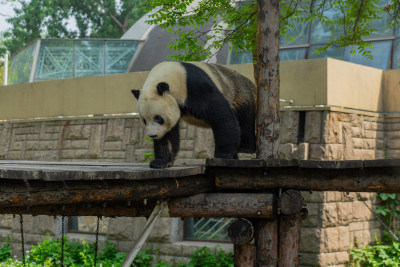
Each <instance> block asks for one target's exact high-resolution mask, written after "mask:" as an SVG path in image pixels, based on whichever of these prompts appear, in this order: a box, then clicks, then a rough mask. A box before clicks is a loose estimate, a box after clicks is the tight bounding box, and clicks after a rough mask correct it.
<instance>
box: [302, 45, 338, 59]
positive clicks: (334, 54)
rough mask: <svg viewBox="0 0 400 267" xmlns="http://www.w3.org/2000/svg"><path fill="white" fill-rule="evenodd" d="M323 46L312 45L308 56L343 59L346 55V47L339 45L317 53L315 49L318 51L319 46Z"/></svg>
mask: <svg viewBox="0 0 400 267" xmlns="http://www.w3.org/2000/svg"><path fill="white" fill-rule="evenodd" d="M320 47H322V45H311V46H310V48H309V50H308V58H327V57H330V58H336V59H343V57H344V49H343V48H342V49H339V48H337V47H333V46H330V47H328V49H327V50H326V51H325V52H321V53H319V54H315V53H314V51H317V49H318V48H320Z"/></svg>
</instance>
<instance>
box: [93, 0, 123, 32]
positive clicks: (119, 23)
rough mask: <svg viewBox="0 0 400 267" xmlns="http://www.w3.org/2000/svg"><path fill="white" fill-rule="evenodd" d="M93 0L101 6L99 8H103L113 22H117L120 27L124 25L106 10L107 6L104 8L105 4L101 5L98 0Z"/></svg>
mask: <svg viewBox="0 0 400 267" xmlns="http://www.w3.org/2000/svg"><path fill="white" fill-rule="evenodd" d="M93 2H95V3H96V4H98V5H99V6H100V7H101V9H103V11H104V14H106V15H108V16H110V17H111V19H112V20H113V21H114V22H115V23H117V25H118V26H119V27H120V28H121V29H123V27H124V26H123V25H122V23H121V22H120V21H119V20H118V19H117V17H115V16H114V15H113V14H112V13H110V12H108V10H107V8H106V7H105V6H103V5H102V4H101V3H100V2H99V1H97V0H93Z"/></svg>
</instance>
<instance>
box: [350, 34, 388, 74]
mask: <svg viewBox="0 0 400 267" xmlns="http://www.w3.org/2000/svg"><path fill="white" fill-rule="evenodd" d="M372 45H373V47H371V48H367V50H368V51H371V55H372V57H373V58H372V59H368V58H366V57H365V56H363V55H362V54H360V53H358V52H356V53H355V54H351V53H350V50H351V47H346V49H345V51H344V60H346V61H350V62H353V63H357V64H362V65H366V66H370V67H375V68H378V69H383V70H386V69H387V68H388V66H389V57H390V50H391V49H390V48H391V45H392V41H379V42H372Z"/></svg>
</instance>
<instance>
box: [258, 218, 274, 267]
mask: <svg viewBox="0 0 400 267" xmlns="http://www.w3.org/2000/svg"><path fill="white" fill-rule="evenodd" d="M253 222H254V241H255V246H256V266H257V267H261V266H271V267H273V266H277V264H278V241H279V240H278V220H277V219H255V220H254V221H253Z"/></svg>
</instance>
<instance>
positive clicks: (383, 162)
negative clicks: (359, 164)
mask: <svg viewBox="0 0 400 267" xmlns="http://www.w3.org/2000/svg"><path fill="white" fill-rule="evenodd" d="M363 163H364V167H365V168H373V167H399V166H400V159H374V160H364V161H363Z"/></svg>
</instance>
